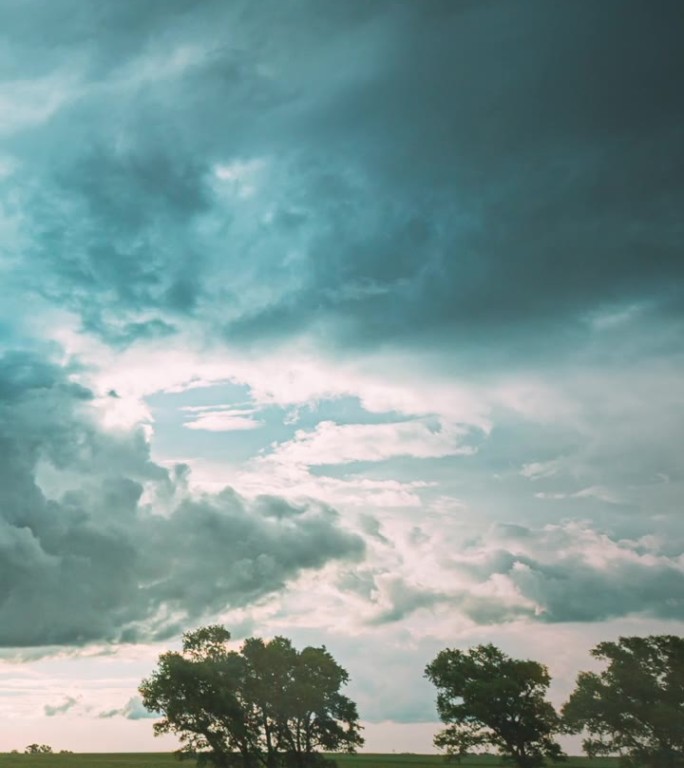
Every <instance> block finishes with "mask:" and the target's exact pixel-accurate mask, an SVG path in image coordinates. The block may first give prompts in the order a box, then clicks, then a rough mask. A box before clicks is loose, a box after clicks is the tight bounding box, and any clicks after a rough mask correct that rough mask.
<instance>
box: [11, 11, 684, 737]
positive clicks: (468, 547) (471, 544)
mask: <svg viewBox="0 0 684 768" xmlns="http://www.w3.org/2000/svg"><path fill="white" fill-rule="evenodd" d="M0 18H1V23H0V36H1V37H2V42H1V44H0V715H1V717H0V720H1V721H2V722H3V728H2V729H1V730H0V749H4V750H10V749H20V750H21V749H23V748H24V746H26V745H27V744H29V743H32V742H39V743H48V744H51V745H52V746H53V748H55V749H72V750H77V751H140V750H158V751H161V750H168V749H172V748H174V746H175V742H174V741H173V739H154V738H153V735H152V723H153V719H152V718H151V717H150V714H149V713H147V712H146V711H145V710H144V708H143V707H142V704H141V701H140V698H139V696H138V694H137V687H138V685H139V684H140V681H141V680H142V679H143V677H145V676H147V675H149V674H150V672H151V671H152V670H153V669H154V666H155V663H156V659H157V657H158V655H159V654H160V653H161V652H163V651H164V650H167V649H169V648H177V647H179V641H180V640H179V639H180V635H181V634H182V632H184V631H186V630H189V629H192V628H194V627H197V626H200V625H203V624H208V623H222V624H224V625H225V626H226V627H227V628H228V629H229V630H230V631H231V633H232V635H233V639H234V640H235V642H236V643H237V644H239V642H240V640H241V639H244V638H245V637H249V636H254V635H258V636H263V637H273V636H275V635H284V636H286V637H290V638H292V640H293V642H294V643H295V644H296V645H298V646H299V647H301V646H303V645H305V644H313V645H321V644H325V645H326V647H327V648H328V649H329V650H330V651H331V653H332V654H333V655H334V657H335V658H336V659H337V660H338V661H339V662H340V663H341V664H342V665H343V666H344V667H345V668H346V669H347V670H348V672H349V674H350V677H351V682H350V685H349V686H348V689H347V691H346V692H347V694H348V695H350V696H351V697H352V698H353V699H354V700H355V701H356V702H357V704H358V707H359V712H360V716H361V719H362V721H363V723H364V724H365V736H366V740H367V749H369V750H372V751H385V752H389V751H392V750H396V751H398V752H399V751H414V752H426V751H431V750H432V737H433V734H434V733H435V732H436V730H437V729H438V728H439V723H438V722H437V720H438V718H437V714H436V710H435V704H434V699H435V691H434V690H433V689H432V688H431V686H430V684H429V683H428V682H427V681H426V680H425V679H424V677H423V671H424V668H425V665H426V664H427V663H428V662H430V661H431V660H432V659H433V658H434V656H435V655H436V653H437V652H438V651H440V650H441V649H442V648H445V647H454V648H463V649H465V648H468V647H470V646H472V645H475V644H478V643H485V642H492V643H495V644H496V645H498V646H500V647H501V648H502V649H503V650H504V651H506V652H507V653H509V654H512V655H514V656H517V657H522V658H534V659H537V660H539V661H541V662H543V663H545V664H547V665H548V666H549V669H550V672H551V674H552V676H553V684H552V688H551V698H552V700H553V701H554V702H555V703H556V704H560V703H562V701H563V700H564V699H565V698H566V697H567V695H568V694H569V692H570V691H571V690H572V687H573V684H574V680H575V677H576V675H577V672H578V671H580V670H581V669H588V668H592V665H593V664H594V662H593V661H592V660H591V659H590V657H589V654H588V651H589V649H590V648H591V647H593V646H594V645H595V644H596V643H597V642H599V641H601V640H605V639H613V638H616V637H618V636H620V635H630V634H632V635H633V634H640V635H645V634H654V633H664V632H667V633H673V634H682V630H683V628H684V521H683V517H682V512H683V510H682V498H684V444H683V443H684V437H683V436H684V386H683V385H682V382H683V381H684V345H683V343H682V339H684V280H683V278H684V258H683V254H684V247H683V246H684V237H683V235H684V231H683V229H682V219H681V212H682V210H683V208H684V192H683V189H684V186H683V180H684V143H683V142H682V134H681V131H682V125H684V100H683V99H682V98H681V94H682V90H683V86H684V83H683V82H682V79H683V78H682V75H681V73H682V72H684V48H682V45H681V36H682V31H683V30H682V28H683V22H684V6H682V4H681V2H679V0H661V1H660V2H658V3H651V2H649V1H648V0H642V1H640V2H637V1H634V0H621V1H620V2H616V1H615V0H602V2H600V3H598V2H597V3H590V2H584V3H579V2H572V1H571V0H559V2H554V3H549V2H547V0H525V2H506V1H505V0H477V1H473V2H470V1H469V0H451V1H448V0H427V1H426V2H420V1H418V0H370V1H369V2H360V1H358V2H357V1H356V0H354V1H352V2H344V3H343V2H335V1H334V0H286V2H283V1H282V0H259V2H256V3H255V2H247V0H244V1H243V0H202V2H199V1H193V0H145V2H144V3H142V2H139V1H138V0H98V2H96V3H95V2H91V0H0Z"/></svg>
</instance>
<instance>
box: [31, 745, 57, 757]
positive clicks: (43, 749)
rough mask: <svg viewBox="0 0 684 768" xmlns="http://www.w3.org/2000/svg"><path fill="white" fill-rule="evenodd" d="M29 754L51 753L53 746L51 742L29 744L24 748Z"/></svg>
mask: <svg viewBox="0 0 684 768" xmlns="http://www.w3.org/2000/svg"><path fill="white" fill-rule="evenodd" d="M24 753H25V754H27V755H50V754H52V747H51V746H50V745H49V744H29V745H28V747H26V749H25V750H24Z"/></svg>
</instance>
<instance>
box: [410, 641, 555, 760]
mask: <svg viewBox="0 0 684 768" xmlns="http://www.w3.org/2000/svg"><path fill="white" fill-rule="evenodd" d="M425 674H426V677H427V678H428V679H429V680H430V681H431V682H432V683H434V685H435V686H436V687H437V710H438V712H439V716H440V718H441V720H442V722H444V723H446V724H447V725H448V727H447V728H446V729H445V730H443V731H441V732H440V733H439V734H437V736H436V737H435V745H436V746H437V747H440V748H442V749H446V750H447V752H448V753H449V754H451V755H455V756H457V757H462V756H463V755H464V754H465V753H466V752H468V751H470V750H478V749H481V748H482V747H485V746H493V747H496V748H497V749H498V750H499V752H500V753H501V754H502V755H504V756H505V757H508V758H510V759H512V760H513V761H514V762H515V763H516V764H517V765H518V766H520V768H536V767H537V766H540V765H543V764H544V758H546V757H549V758H551V759H552V760H554V761H556V760H560V759H562V758H563V757H564V756H563V753H562V751H561V749H560V747H559V745H558V744H557V743H556V742H555V741H554V740H553V735H554V733H556V732H557V731H558V730H559V725H560V720H559V717H558V715H557V714H556V711H555V710H554V708H553V707H552V706H551V704H550V703H549V702H547V701H546V700H545V695H546V692H547V689H548V687H549V683H550V677H549V673H548V671H547V669H546V667H544V666H543V665H541V664H539V663H537V662H536V661H522V660H519V659H512V658H510V657H509V656H507V655H506V654H504V653H503V652H502V651H500V650H499V649H498V648H496V647H495V646H494V645H491V644H490V645H478V646H477V647H475V648H471V649H470V650H468V651H467V652H465V651H459V650H454V649H451V648H447V649H445V650H443V651H441V652H440V653H439V654H438V655H437V657H436V658H435V659H434V661H433V662H432V663H430V664H428V666H427V667H426V669H425Z"/></svg>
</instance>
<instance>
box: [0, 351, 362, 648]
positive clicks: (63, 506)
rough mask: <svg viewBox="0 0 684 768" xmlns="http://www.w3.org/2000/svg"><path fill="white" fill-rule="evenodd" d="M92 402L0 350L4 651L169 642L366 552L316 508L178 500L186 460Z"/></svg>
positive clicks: (29, 358) (269, 501) (231, 499)
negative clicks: (169, 466) (122, 426)
mask: <svg viewBox="0 0 684 768" xmlns="http://www.w3.org/2000/svg"><path fill="white" fill-rule="evenodd" d="M93 407H94V406H93V403H92V396H91V394H90V393H89V392H88V390H86V389H84V388H83V387H82V386H80V385H77V384H75V383H73V382H71V381H70V379H69V371H68V370H65V369H63V368H61V367H59V366H57V365H54V364H51V363H49V362H46V361H45V360H42V359H40V358H38V357H36V356H35V355H30V354H27V353H22V354H19V353H16V354H6V355H4V356H3V357H1V358H0V455H1V456H2V461H1V462H0V510H1V512H0V585H1V586H0V626H1V627H2V629H0V645H3V646H5V647H7V646H39V645H51V644H54V645H57V644H66V645H68V644H73V645H79V644H83V643H86V642H90V641H115V640H123V641H136V640H141V639H150V638H155V637H157V638H159V637H165V636H168V635H170V634H173V633H174V632H177V631H179V629H182V628H183V626H184V622H188V621H194V620H199V619H201V618H203V617H205V616H209V615H211V614H212V613H213V612H217V611H219V610H221V609H224V608H226V607H227V606H241V605H246V604H248V603H251V602H253V601H255V600H258V599H259V598H261V597H263V596H265V595H266V594H268V593H271V592H273V591H275V590H278V589H280V588H281V587H283V586H284V584H285V583H286V582H287V581H288V580H289V579H291V578H293V577H295V576H296V575H297V574H298V573H299V572H300V571H301V570H302V569H305V568H318V567H320V566H322V565H324V564H325V563H326V562H327V561H329V560H330V559H331V558H349V557H352V558H355V557H359V556H360V555H361V554H362V551H363V547H362V543H361V540H360V539H359V538H357V537H356V536H354V535H352V534H349V533H346V532H345V531H344V530H342V529H341V528H340V527H339V525H338V517H337V514H336V513H335V511H334V510H332V509H331V508H329V507H326V506H325V505H317V504H315V503H310V504H306V505H293V504H289V503H288V502H285V501H284V500H282V499H278V498H268V497H264V498H261V499H257V500H256V501H255V502H250V501H247V500H246V499H244V498H242V497H240V496H239V495H238V494H237V493H235V492H233V491H232V490H230V489H226V490H224V491H223V492H221V493H219V494H216V495H209V494H206V495H197V496H190V495H188V493H187V491H186V490H185V483H184V471H183V469H182V468H181V469H180V471H179V472H174V473H168V472H167V471H166V470H164V469H163V468H162V467H160V466H158V465H156V464H154V462H152V461H151V459H150V456H149V445H148V444H147V441H146V440H145V438H144V435H143V434H142V432H139V431H135V430H133V431H131V432H128V433H126V432H122V431H120V430H118V431H117V432H116V433H111V434H110V433H108V432H106V431H104V430H103V429H102V428H101V427H99V426H98V422H97V419H96V417H95V414H94V412H93ZM46 465H47V466H49V467H50V468H51V472H52V474H51V475H50V476H47V475H45V474H44V473H43V474H41V467H44V466H46ZM45 478H47V479H45ZM50 478H51V479H50ZM55 478H57V479H55ZM145 489H148V490H150V489H151V490H152V491H153V492H156V493H157V496H158V498H160V499H162V498H163V499H165V500H166V501H165V504H164V508H168V510H167V511H163V510H162V509H156V508H155V507H154V504H152V505H151V504H150V502H149V501H144V500H143V491H144V490H145ZM153 496H154V493H153Z"/></svg>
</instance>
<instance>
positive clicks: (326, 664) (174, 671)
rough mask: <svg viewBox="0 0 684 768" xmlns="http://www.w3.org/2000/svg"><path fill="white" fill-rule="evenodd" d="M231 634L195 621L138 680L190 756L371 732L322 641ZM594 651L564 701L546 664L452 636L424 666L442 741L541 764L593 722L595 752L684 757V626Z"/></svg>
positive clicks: (280, 758) (297, 749)
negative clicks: (591, 663) (462, 644)
mask: <svg viewBox="0 0 684 768" xmlns="http://www.w3.org/2000/svg"><path fill="white" fill-rule="evenodd" d="M230 637H231V636H230V633H229V632H228V630H226V629H225V628H224V627H221V626H218V625H213V626H208V627H201V628H200V629H197V630H195V631H193V632H188V633H186V634H185V635H183V645H182V650H181V651H179V652H177V651H169V652H167V653H164V654H162V655H161V656H160V657H159V661H158V665H157V668H156V669H155V670H154V672H153V673H152V675H151V676H150V677H149V678H148V679H146V680H144V681H143V682H142V684H141V686H140V693H141V696H142V700H143V704H144V705H145V707H146V708H147V709H148V710H150V711H151V712H155V713H159V714H160V716H161V718H162V719H161V720H160V721H159V722H157V723H155V725H154V730H155V733H156V734H161V733H173V734H176V735H177V736H178V737H179V739H180V742H181V749H180V753H181V755H191V756H193V757H195V758H197V759H198V760H199V761H200V762H208V763H211V764H212V765H214V766H216V768H229V767H231V768H232V767H233V766H235V767H236V768H311V767H312V766H317V765H319V764H322V763H323V762H325V760H326V758H325V757H324V753H327V752H354V751H356V749H357V748H358V747H360V746H362V745H363V738H362V736H361V730H362V728H361V725H360V722H359V715H358V711H357V707H356V704H355V703H354V702H353V701H352V700H351V699H349V698H348V697H347V696H345V695H344V694H343V693H341V688H342V687H343V686H344V685H345V684H346V683H347V682H348V680H349V675H348V673H347V672H346V670H345V669H343V668H342V667H341V666H340V665H339V664H338V663H337V662H336V661H335V659H334V658H333V657H332V655H331V654H330V653H329V652H328V651H327V650H326V648H325V647H318V648H314V647H307V648H304V649H303V650H301V651H298V650H297V649H296V648H294V647H293V645H292V643H291V641H290V640H288V639H287V638H284V637H276V638H274V639H273V640H270V641H268V642H266V641H264V640H262V639H260V638H249V639H248V640H246V641H245V642H244V643H243V644H242V646H241V648H240V650H238V651H236V650H232V649H231V648H230V646H229V641H230ZM591 654H592V655H593V656H594V657H595V658H596V659H597V660H599V661H600V662H603V664H604V669H603V670H602V671H601V672H580V673H579V675H578V677H577V682H576V686H575V689H574V691H573V692H572V694H571V696H570V698H569V699H568V701H567V702H566V703H565V704H564V705H563V707H562V708H561V710H560V711H559V712H558V711H556V709H555V708H554V707H553V705H552V704H551V703H550V702H549V701H548V700H547V693H548V688H549V685H550V682H551V677H550V675H549V672H548V669H547V668H546V667H545V666H544V665H543V664H540V663H539V662H537V661H533V660H530V659H514V658H511V657H510V656H508V655H506V654H505V653H504V652H503V651H501V650H500V649H499V648H497V647H496V646H494V645H492V644H487V645H478V646H475V647H473V648H470V649H468V650H465V651H464V650H458V649H452V648H446V649H444V650H443V651H441V652H440V653H439V654H438V655H437V656H436V658H435V659H434V660H433V661H432V662H430V663H429V664H428V665H427V667H426V668H425V676H426V677H427V678H428V679H429V680H430V681H431V682H432V683H433V684H434V685H435V687H436V689H437V711H438V713H439V716H440V718H441V720H442V722H443V723H444V724H445V726H446V728H445V729H444V730H443V731H441V732H440V733H438V734H437V736H436V737H435V745H436V746H437V747H439V748H441V749H443V750H445V751H446V753H447V755H449V756H451V757H454V758H456V759H457V760H458V759H460V758H462V757H464V756H465V755H467V754H472V753H477V752H483V751H486V750H488V749H490V748H494V749H495V750H496V751H497V752H498V753H499V754H500V755H502V756H503V757H504V758H506V759H508V760H510V761H512V762H513V763H514V764H515V765H516V766H518V768H539V767H540V766H542V765H544V764H545V763H546V761H547V760H550V761H552V762H558V761H561V760H564V759H565V755H564V753H563V751H562V750H561V747H560V745H559V744H558V742H557V740H556V739H557V737H558V736H559V735H561V734H576V733H583V734H584V736H585V738H584V741H583V748H584V750H585V752H586V753H587V755H589V756H590V757H594V756H599V755H619V756H620V757H621V758H622V759H623V761H624V762H625V764H627V765H629V766H633V767H634V768H636V767H637V766H646V767H647V768H684V638H682V637H678V636H674V635H652V636H650V637H621V638H620V639H619V640H618V641H616V642H604V643H599V644H598V645H597V646H596V647H595V648H594V649H593V650H592V651H591Z"/></svg>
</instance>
